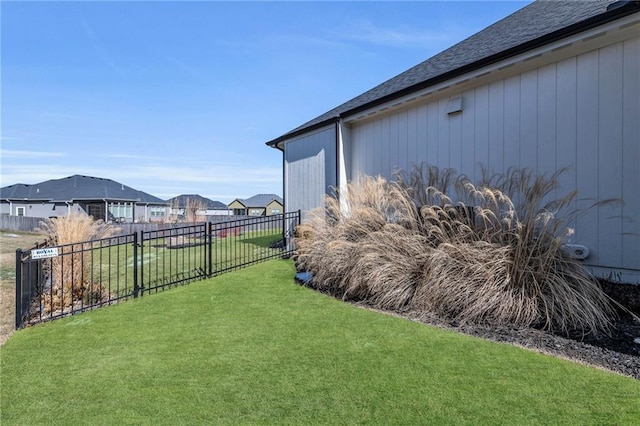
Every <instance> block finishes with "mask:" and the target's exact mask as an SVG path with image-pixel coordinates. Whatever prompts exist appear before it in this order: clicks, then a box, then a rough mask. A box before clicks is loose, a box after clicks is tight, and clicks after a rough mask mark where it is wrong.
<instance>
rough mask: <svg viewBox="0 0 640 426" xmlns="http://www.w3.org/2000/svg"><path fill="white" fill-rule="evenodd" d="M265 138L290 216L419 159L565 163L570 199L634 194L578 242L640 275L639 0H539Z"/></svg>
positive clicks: (451, 164)
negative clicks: (279, 162) (277, 153)
mask: <svg viewBox="0 0 640 426" xmlns="http://www.w3.org/2000/svg"><path fill="white" fill-rule="evenodd" d="M267 145H269V146H271V147H273V148H277V149H279V150H281V151H283V155H284V199H285V207H286V210H287V211H294V210H298V209H301V210H303V211H308V210H310V209H312V208H314V207H318V206H321V205H322V204H323V197H324V195H325V194H327V193H330V191H331V188H332V187H337V188H339V189H340V190H341V191H346V184H347V182H348V181H350V180H352V179H353V178H355V177H356V176H358V175H359V174H366V175H374V176H375V175H381V176H383V177H386V178H392V177H393V173H394V170H396V169H405V170H408V169H410V168H411V167H412V166H413V165H414V164H418V163H421V162H424V163H426V164H429V165H435V166H438V167H440V168H454V169H456V170H458V171H459V172H462V173H464V174H466V175H468V176H471V177H474V178H475V179H478V178H479V177H480V173H481V166H485V167H487V168H489V169H490V170H493V171H494V172H504V171H506V170H507V169H508V168H509V167H512V166H516V167H523V168H524V167H526V168H530V169H532V170H534V171H535V172H537V173H540V174H541V173H551V172H554V171H556V170H558V169H560V168H562V167H565V166H568V167H569V170H568V171H567V172H566V173H565V174H564V175H562V177H561V185H562V187H561V190H562V193H567V192H569V191H571V190H577V191H578V198H579V200H578V201H577V202H576V204H575V206H574V207H576V208H584V207H585V206H587V205H589V204H591V203H592V202H593V201H595V200H604V199H611V198H614V199H623V200H624V204H623V205H622V206H620V205H617V206H611V205H608V206H602V207H598V208H594V209H592V210H589V211H588V213H586V214H585V215H584V216H581V217H580V218H579V219H578V220H577V223H576V224H575V228H576V229H575V235H574V236H573V237H572V241H571V242H572V243H577V244H582V245H585V246H587V247H588V248H589V249H590V251H591V256H590V257H589V258H588V259H587V261H586V262H587V264H588V265H590V266H591V267H592V270H594V271H595V272H596V273H598V274H612V273H613V274H614V275H613V277H614V278H620V279H622V280H624V281H628V282H640V190H639V189H638V188H639V187H640V2H637V1H618V2H611V1H537V2H534V3H532V4H530V5H528V6H526V7H524V8H523V9H521V10H519V11H517V12H515V13H513V14H512V15H510V16H508V17H506V18H504V19H502V20H501V21H499V22H497V23H495V24H493V25H491V26H489V27H487V28H486V29H484V30H482V31H480V32H478V33H477V34H475V35H473V36H471V37H469V38H467V39H466V40H464V41H462V42H460V43H458V44H456V45H455V46H453V47H451V48H449V49H447V50H445V51H443V52H441V53H439V54H438V55H436V56H434V57H432V58H430V59H428V60H426V61H425V62H422V63H420V64H418V65H416V66H415V67H413V68H411V69H409V70H407V71H405V72H404V73H402V74H400V75H398V76H396V77H394V78H392V79H390V80H388V81H386V82H384V83H382V84H380V85H379V86H377V87H375V88H373V89H371V90H369V91H368V92H366V93H364V94H362V95H360V96H357V97H355V98H353V99H351V100H350V101H348V102H346V103H344V104H342V105H340V106H338V107H336V108H334V109H333V110H331V111H329V112H327V113H325V114H323V115H321V116H319V117H317V118H315V119H313V120H311V121H309V122H307V123H306V124H304V125H302V126H300V127H298V128H296V129H294V130H292V131H290V132H288V133H286V134H284V135H282V136H280V137H278V138H276V139H274V140H272V141H270V142H268V143H267Z"/></svg>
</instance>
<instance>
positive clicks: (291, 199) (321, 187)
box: [284, 125, 336, 212]
mask: <svg viewBox="0 0 640 426" xmlns="http://www.w3.org/2000/svg"><path fill="white" fill-rule="evenodd" d="M284 167H285V181H286V185H285V188H286V190H285V197H284V199H285V211H288V212H290V211H296V210H302V211H303V212H307V211H309V210H311V209H313V208H316V207H318V206H322V205H324V196H325V194H328V193H331V190H332V188H333V187H335V186H336V128H335V126H334V125H331V126H328V127H326V128H323V129H320V130H318V131H315V132H312V133H309V134H306V135H304V136H302V137H299V138H296V139H292V140H290V141H287V142H286V144H285V166H284Z"/></svg>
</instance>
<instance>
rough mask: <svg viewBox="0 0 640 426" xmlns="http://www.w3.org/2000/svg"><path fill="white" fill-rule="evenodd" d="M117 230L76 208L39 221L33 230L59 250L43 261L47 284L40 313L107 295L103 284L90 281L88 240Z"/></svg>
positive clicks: (100, 299) (91, 300)
mask: <svg viewBox="0 0 640 426" xmlns="http://www.w3.org/2000/svg"><path fill="white" fill-rule="evenodd" d="M119 231H120V228H117V227H114V226H112V225H110V224H105V223H104V222H103V221H102V220H97V221H95V220H93V217H91V216H87V215H84V214H81V213H77V212H74V213H71V214H69V215H67V216H61V217H57V218H49V219H46V220H44V221H42V222H40V227H38V228H36V232H39V233H41V234H43V235H44V236H45V238H46V242H47V245H48V246H49V247H54V246H57V247H58V254H59V255H58V256H57V257H54V258H51V259H50V261H49V262H46V263H45V272H46V273H47V275H48V277H49V280H48V281H49V285H48V286H47V288H45V289H43V294H42V296H41V298H40V300H41V301H42V304H43V306H40V309H41V310H42V312H43V313H47V314H48V313H51V312H56V311H61V310H62V311H64V310H66V309H67V308H71V307H72V306H73V305H74V303H84V304H93V303H99V302H101V301H103V299H105V298H107V297H108V292H107V290H106V289H105V288H104V286H102V285H101V284H100V283H95V282H90V280H91V273H90V269H91V266H92V265H91V259H90V253H89V251H88V249H89V248H90V247H91V244H90V243H88V242H89V241H92V240H98V239H101V238H108V237H111V236H114V235H116V234H117V233H118V232H119Z"/></svg>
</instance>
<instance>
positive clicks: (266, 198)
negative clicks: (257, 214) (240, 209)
mask: <svg viewBox="0 0 640 426" xmlns="http://www.w3.org/2000/svg"><path fill="white" fill-rule="evenodd" d="M273 200H276V201H278V202H279V203H280V204H282V205H284V202H283V201H282V197H280V196H279V195H276V194H256V195H254V196H253V197H250V198H247V199H244V200H242V199H237V201H240V202H241V203H242V204H243V205H244V206H245V207H246V208H251V207H267V205H269V203H271V202H272V201H273Z"/></svg>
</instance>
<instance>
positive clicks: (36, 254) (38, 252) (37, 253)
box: [31, 247, 58, 259]
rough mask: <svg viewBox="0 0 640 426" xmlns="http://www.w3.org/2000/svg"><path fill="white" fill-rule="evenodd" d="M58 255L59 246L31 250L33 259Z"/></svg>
mask: <svg viewBox="0 0 640 426" xmlns="http://www.w3.org/2000/svg"><path fill="white" fill-rule="evenodd" d="M57 256H58V247H53V248H43V249H35V250H31V259H46V258H48V257H57Z"/></svg>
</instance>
